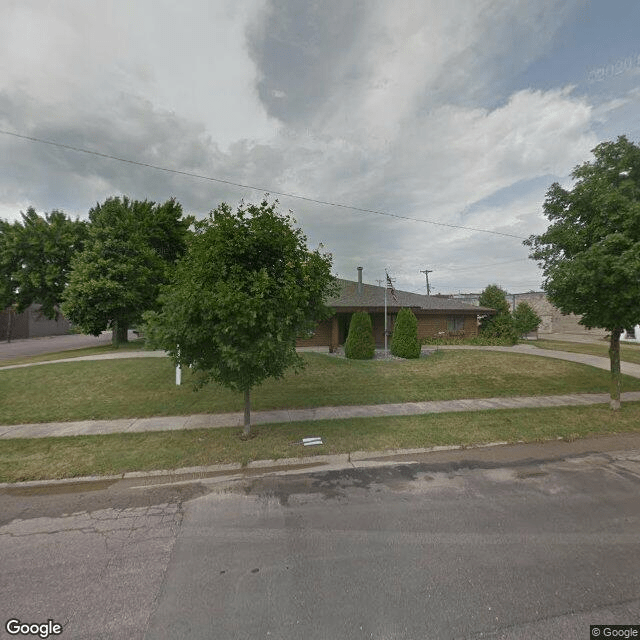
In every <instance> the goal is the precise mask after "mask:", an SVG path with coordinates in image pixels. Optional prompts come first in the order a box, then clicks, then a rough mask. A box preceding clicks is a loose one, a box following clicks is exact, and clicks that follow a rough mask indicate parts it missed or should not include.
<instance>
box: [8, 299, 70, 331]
mask: <svg viewBox="0 0 640 640" xmlns="http://www.w3.org/2000/svg"><path fill="white" fill-rule="evenodd" d="M40 308H41V307H40V305H39V304H32V305H31V306H30V307H29V308H27V309H25V310H24V311H23V312H22V313H14V314H13V322H12V324H13V327H12V329H11V339H12V340H20V339H22V338H40V337H43V336H59V335H64V334H67V333H69V331H70V330H71V323H70V322H69V321H68V320H67V319H66V318H65V317H64V316H63V315H62V314H61V313H60V314H58V318H57V320H56V319H54V320H49V318H47V317H46V316H45V315H44V314H43V313H42V311H41V310H40ZM8 331H9V311H2V312H0V340H7V338H8Z"/></svg>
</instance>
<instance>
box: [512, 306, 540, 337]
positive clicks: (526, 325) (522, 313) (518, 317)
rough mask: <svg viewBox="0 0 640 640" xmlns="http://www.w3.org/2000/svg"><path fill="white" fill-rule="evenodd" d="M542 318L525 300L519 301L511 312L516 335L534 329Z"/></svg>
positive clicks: (524, 333) (521, 334)
mask: <svg viewBox="0 0 640 640" xmlns="http://www.w3.org/2000/svg"><path fill="white" fill-rule="evenodd" d="M541 322H542V319H541V318H540V316H539V315H538V314H537V313H536V312H535V311H534V310H533V309H532V307H531V305H530V304H528V303H527V302H521V303H520V304H518V306H517V307H516V308H515V310H514V312H513V324H514V327H515V330H516V333H517V334H518V336H524V335H526V334H527V333H531V332H532V331H536V330H537V329H538V327H539V326H540V323H541Z"/></svg>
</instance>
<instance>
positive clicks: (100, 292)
mask: <svg viewBox="0 0 640 640" xmlns="http://www.w3.org/2000/svg"><path fill="white" fill-rule="evenodd" d="M89 219H90V221H91V224H90V226H89V233H88V237H87V240H86V243H85V248H84V250H83V251H82V252H81V253H80V254H78V255H76V256H75V258H74V259H73V261H72V272H71V275H70V278H69V286H68V287H67V289H66V291H65V294H64V303H63V306H62V309H63V312H64V313H65V315H66V316H67V318H69V320H71V321H72V322H73V323H74V324H76V325H77V326H78V327H79V328H80V329H81V330H82V331H84V332H85V333H89V334H92V335H100V333H101V332H102V331H104V330H106V329H112V330H113V342H114V344H118V343H120V342H126V341H127V332H128V328H129V327H130V326H132V325H133V324H135V323H136V322H139V321H140V320H141V319H142V314H143V312H144V311H146V310H152V309H157V308H158V302H157V298H158V294H159V291H160V286H161V285H162V284H166V283H167V282H168V281H169V279H170V277H171V273H172V269H173V268H174V266H175V261H176V259H177V258H178V257H180V256H181V255H182V254H183V253H184V251H185V250H186V246H187V237H188V229H189V226H190V225H191V223H192V222H193V218H192V217H190V216H188V217H186V218H183V217H182V207H181V206H180V204H178V203H177V202H176V201H175V200H173V199H172V200H168V201H167V202H165V203H164V204H162V205H158V204H156V203H154V202H149V201H147V200H145V201H138V200H129V199H128V198H127V197H123V198H108V199H107V200H106V201H105V202H104V203H103V204H98V205H96V206H95V207H94V208H93V209H91V211H90V212H89Z"/></svg>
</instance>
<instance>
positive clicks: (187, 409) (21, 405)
mask: <svg viewBox="0 0 640 640" xmlns="http://www.w3.org/2000/svg"><path fill="white" fill-rule="evenodd" d="M303 357H304V359H305V361H306V362H307V365H308V366H307V368H306V369H305V370H304V371H302V372H301V373H299V374H296V373H293V372H290V373H287V374H286V375H285V376H284V378H282V379H280V380H267V381H266V382H265V383H264V384H262V385H261V386H259V387H257V388H255V389H254V390H253V391H252V394H251V395H252V409H253V410H267V409H288V408H311V407H319V406H340V405H359V404H385V403H394V402H420V401H427V400H455V399H462V398H488V397H505V396H531V395H557V394H567V393H606V392H608V390H609V383H610V374H609V372H608V371H605V370H601V369H596V368H595V367H589V366H586V365H582V364H576V363H573V362H566V361H562V360H555V359H549V358H544V357H536V356H531V355H523V354H516V353H498V352H492V351H456V350H451V351H439V352H437V353H434V354H433V355H431V356H429V357H425V358H420V359H418V360H393V361H379V360H378V361H358V360H346V359H344V358H338V357H335V356H330V355H326V354H319V353H305V354H303ZM193 381H194V379H193V377H192V375H191V373H190V372H189V371H188V370H187V371H186V372H184V375H183V384H182V386H180V387H177V386H176V385H175V370H174V367H173V365H172V363H171V361H170V360H169V359H168V358H131V359H120V360H100V361H83V362H65V363H59V364H50V365H46V364H45V365H41V366H38V367H25V368H23V369H11V370H5V371H0V397H1V398H2V404H1V405H0V424H4V425H11V424H24V423H40V422H67V421H74V420H97V419H103V420H107V419H114V418H129V417H136V418H144V417H150V416H172V415H173V416H177V415H190V414H194V413H224V412H235V411H242V409H243V397H242V394H240V393H234V392H231V391H229V390H227V389H225V388H223V387H221V386H220V385H217V384H209V385H207V386H205V387H204V388H203V389H201V390H200V391H195V390H194V387H193ZM622 385H623V390H624V391H635V390H640V379H635V378H631V377H629V376H623V382H622Z"/></svg>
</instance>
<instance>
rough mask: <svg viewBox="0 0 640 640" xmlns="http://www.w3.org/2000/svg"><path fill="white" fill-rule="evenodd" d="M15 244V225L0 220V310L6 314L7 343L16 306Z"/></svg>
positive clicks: (17, 264) (17, 255) (16, 264)
mask: <svg viewBox="0 0 640 640" xmlns="http://www.w3.org/2000/svg"><path fill="white" fill-rule="evenodd" d="M17 244H18V241H17V225H16V224H15V223H14V224H12V223H10V222H6V221H5V220H2V219H0V309H3V310H4V311H5V312H6V313H7V321H8V322H7V342H11V333H12V330H13V326H12V325H13V321H14V316H15V310H16V307H17V304H18V282H17V280H16V272H17V270H18V267H19V265H20V260H19V254H18V250H17Z"/></svg>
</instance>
